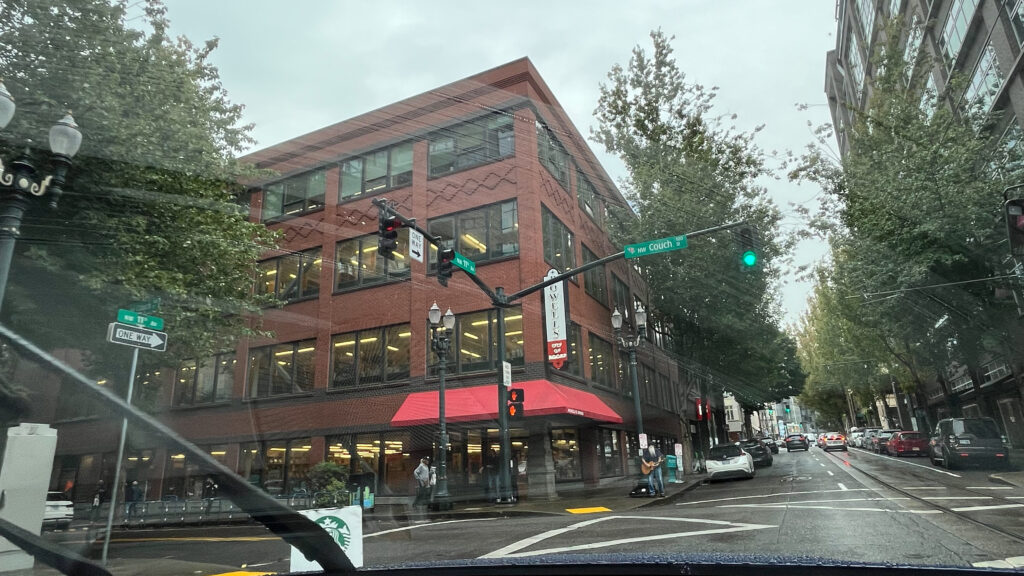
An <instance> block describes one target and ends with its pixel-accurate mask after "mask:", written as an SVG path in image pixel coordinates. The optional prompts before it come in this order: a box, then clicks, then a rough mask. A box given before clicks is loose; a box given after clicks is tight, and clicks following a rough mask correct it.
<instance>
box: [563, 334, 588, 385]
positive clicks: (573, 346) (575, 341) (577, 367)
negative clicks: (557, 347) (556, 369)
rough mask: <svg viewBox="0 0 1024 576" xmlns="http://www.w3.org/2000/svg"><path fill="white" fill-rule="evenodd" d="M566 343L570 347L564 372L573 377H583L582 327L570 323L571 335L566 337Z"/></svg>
mask: <svg viewBox="0 0 1024 576" xmlns="http://www.w3.org/2000/svg"><path fill="white" fill-rule="evenodd" d="M566 341H567V344H568V347H569V350H568V352H567V354H568V358H566V359H565V364H563V365H562V371H564V372H568V373H569V374H572V375H573V376H579V377H581V378H582V377H583V356H582V355H581V354H580V349H581V344H580V325H579V324H576V323H575V322H570V323H569V333H568V335H567V336H566Z"/></svg>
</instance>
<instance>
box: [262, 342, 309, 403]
mask: <svg viewBox="0 0 1024 576" xmlns="http://www.w3.org/2000/svg"><path fill="white" fill-rule="evenodd" d="M315 366H316V340H303V341H301V342H288V343H284V344H274V345H271V346H264V347H262V348H254V349H252V350H249V373H248V379H247V381H246V385H247V387H248V391H249V392H248V395H249V398H266V397H268V396H283V395H286V394H299V393H302V392H311V391H312V390H313V374H314V368H315Z"/></svg>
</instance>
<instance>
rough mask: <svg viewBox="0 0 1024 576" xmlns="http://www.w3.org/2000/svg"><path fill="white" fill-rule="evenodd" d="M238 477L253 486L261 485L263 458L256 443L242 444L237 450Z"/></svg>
mask: <svg viewBox="0 0 1024 576" xmlns="http://www.w3.org/2000/svg"><path fill="white" fill-rule="evenodd" d="M238 475H239V476H241V477H242V478H245V479H246V480H247V481H248V482H249V484H252V485H253V486H261V485H262V484H263V456H262V455H261V454H260V445H259V444H257V443H256V442H249V443H246V444H242V445H241V446H240V447H239V450H238Z"/></svg>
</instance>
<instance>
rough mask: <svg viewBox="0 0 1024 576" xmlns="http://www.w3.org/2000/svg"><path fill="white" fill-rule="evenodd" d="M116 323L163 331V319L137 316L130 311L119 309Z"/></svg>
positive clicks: (137, 314) (142, 315) (143, 315)
mask: <svg viewBox="0 0 1024 576" xmlns="http://www.w3.org/2000/svg"><path fill="white" fill-rule="evenodd" d="M117 321H118V322H124V323H125V324H134V325H136V326H142V327H143V328H149V329H150V330H163V329H164V319H163V318H157V317H156V316H146V315H145V314H139V313H138V312H133V311H131V310H125V309H123V308H122V309H121V310H118V311H117Z"/></svg>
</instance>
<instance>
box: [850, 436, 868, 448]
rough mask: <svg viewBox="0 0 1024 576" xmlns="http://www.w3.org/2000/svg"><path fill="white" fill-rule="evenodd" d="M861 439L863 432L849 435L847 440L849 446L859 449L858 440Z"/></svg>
mask: <svg viewBox="0 0 1024 576" xmlns="http://www.w3.org/2000/svg"><path fill="white" fill-rule="evenodd" d="M863 437H864V433H863V432H854V433H853V434H850V438H849V444H850V446H856V447H858V448H859V447H860V439H861V438H863Z"/></svg>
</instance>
